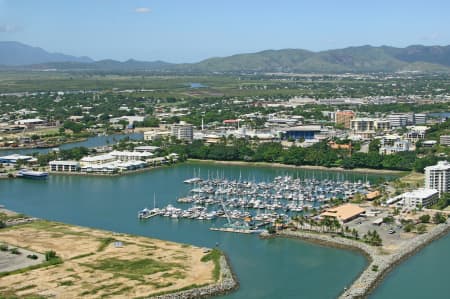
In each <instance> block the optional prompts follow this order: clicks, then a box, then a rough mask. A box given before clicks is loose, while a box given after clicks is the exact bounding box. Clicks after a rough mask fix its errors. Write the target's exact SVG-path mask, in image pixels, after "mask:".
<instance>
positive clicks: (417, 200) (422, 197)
mask: <svg viewBox="0 0 450 299" xmlns="http://www.w3.org/2000/svg"><path fill="white" fill-rule="evenodd" d="M438 200H439V192H438V191H437V190H435V189H427V188H420V189H416V190H413V191H410V192H405V193H403V194H400V195H398V196H396V197H394V198H392V199H390V201H388V202H390V203H394V202H396V205H397V206H401V207H405V208H409V209H415V208H418V207H429V206H432V205H433V204H435V203H436V202H437V201H438Z"/></svg>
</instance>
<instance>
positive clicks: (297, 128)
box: [286, 126, 322, 131]
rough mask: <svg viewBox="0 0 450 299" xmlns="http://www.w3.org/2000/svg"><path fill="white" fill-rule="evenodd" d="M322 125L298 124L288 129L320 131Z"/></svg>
mask: <svg viewBox="0 0 450 299" xmlns="http://www.w3.org/2000/svg"><path fill="white" fill-rule="evenodd" d="M321 129H322V127H321V126H298V127H292V128H289V129H287V130H286V131H320V130H321Z"/></svg>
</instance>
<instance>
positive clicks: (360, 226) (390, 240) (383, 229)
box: [344, 211, 414, 249]
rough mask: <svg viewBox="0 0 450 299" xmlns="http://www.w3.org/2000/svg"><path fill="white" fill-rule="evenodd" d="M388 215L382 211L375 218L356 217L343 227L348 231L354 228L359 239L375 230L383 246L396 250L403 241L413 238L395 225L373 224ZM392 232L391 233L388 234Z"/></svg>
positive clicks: (412, 235)
mask: <svg viewBox="0 0 450 299" xmlns="http://www.w3.org/2000/svg"><path fill="white" fill-rule="evenodd" d="M388 215H389V212H388V211H382V212H381V213H380V214H378V215H377V216H370V217H358V218H356V219H354V220H352V221H349V222H347V223H345V224H344V226H348V227H349V228H350V229H353V228H355V229H356V230H357V231H358V233H359V237H360V238H362V236H363V235H364V234H366V233H367V232H368V231H369V230H370V231H373V230H376V231H377V233H378V234H379V235H380V237H381V239H382V240H383V246H384V247H385V248H387V249H396V248H398V247H399V246H400V245H401V244H402V243H403V242H404V241H406V240H409V239H411V238H413V237H414V234H412V233H405V232H404V231H403V229H402V228H401V226H400V225H399V224H397V223H395V222H394V223H392V224H385V223H382V224H381V225H376V224H373V222H374V221H375V220H377V219H379V218H384V217H387V216H388ZM390 230H392V231H393V233H389V231H390Z"/></svg>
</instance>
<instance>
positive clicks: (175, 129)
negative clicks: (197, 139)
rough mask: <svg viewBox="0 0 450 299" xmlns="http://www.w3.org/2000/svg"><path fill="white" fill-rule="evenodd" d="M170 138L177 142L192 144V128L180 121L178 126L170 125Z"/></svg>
mask: <svg viewBox="0 0 450 299" xmlns="http://www.w3.org/2000/svg"><path fill="white" fill-rule="evenodd" d="M172 136H175V138H177V139H179V140H184V141H188V142H192V140H193V139H194V127H193V126H192V125H191V124H188V123H186V122H183V121H181V122H180V123H179V124H174V125H172Z"/></svg>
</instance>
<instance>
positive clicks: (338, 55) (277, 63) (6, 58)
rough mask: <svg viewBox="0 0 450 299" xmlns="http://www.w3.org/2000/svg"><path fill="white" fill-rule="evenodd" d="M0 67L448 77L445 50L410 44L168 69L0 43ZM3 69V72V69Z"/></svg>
mask: <svg viewBox="0 0 450 299" xmlns="http://www.w3.org/2000/svg"><path fill="white" fill-rule="evenodd" d="M0 65H4V66H5V65H6V66H9V67H7V68H15V69H57V70H67V71H101V72H108V71H116V72H133V71H145V72H165V73H217V72H218V73H241V72H256V73H263V72H294V73H345V72H354V73H368V72H402V71H408V72H412V71H418V72H446V73H450V46H421V45H414V46H409V47H406V48H395V47H388V46H382V47H373V46H360V47H348V48H344V49H336V50H327V51H321V52H312V51H307V50H301V49H283V50H266V51H262V52H258V53H249V54H237V55H233V56H228V57H216V58H209V59H206V60H203V61H200V62H198V63H183V64H171V63H167V62H164V61H153V62H146V61H137V60H132V59H130V60H127V61H125V62H120V61H115V60H101V61H92V60H91V59H90V58H88V57H73V56H68V55H64V54H54V53H48V52H46V51H44V50H42V49H40V48H34V47H30V46H26V45H23V44H20V43H16V42H0ZM3 68H5V67H3Z"/></svg>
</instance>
